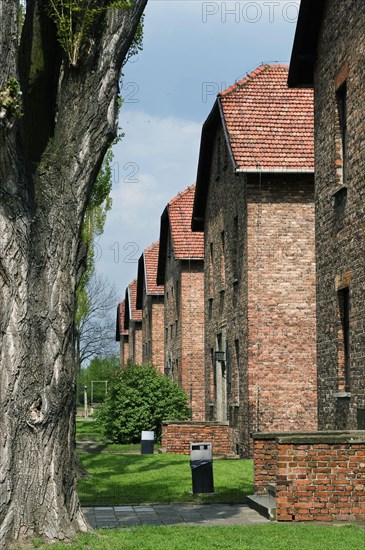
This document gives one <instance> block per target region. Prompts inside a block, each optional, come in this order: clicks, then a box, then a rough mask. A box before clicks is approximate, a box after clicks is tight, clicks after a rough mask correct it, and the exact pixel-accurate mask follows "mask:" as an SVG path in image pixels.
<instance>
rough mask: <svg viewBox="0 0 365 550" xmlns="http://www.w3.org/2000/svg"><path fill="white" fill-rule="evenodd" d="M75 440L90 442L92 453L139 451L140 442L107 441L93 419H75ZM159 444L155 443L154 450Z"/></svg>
mask: <svg viewBox="0 0 365 550" xmlns="http://www.w3.org/2000/svg"><path fill="white" fill-rule="evenodd" d="M76 440H77V443H78V444H79V446H80V445H82V444H86V442H87V443H91V444H92V446H90V451H91V452H94V453H107V454H116V453H140V451H141V444H140V443H128V444H123V445H122V444H115V443H111V442H110V441H108V440H107V439H106V438H105V436H104V435H103V432H102V430H101V428H100V426H99V424H98V423H97V422H95V420H93V419H90V420H77V421H76ZM160 447H161V445H157V444H155V450H156V451H157V450H158V449H160Z"/></svg>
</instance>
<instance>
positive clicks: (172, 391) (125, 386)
mask: <svg viewBox="0 0 365 550" xmlns="http://www.w3.org/2000/svg"><path fill="white" fill-rule="evenodd" d="M188 418H189V409H188V398H187V395H186V393H185V392H184V390H182V389H181V388H180V387H179V386H178V385H177V384H176V383H175V382H173V381H172V380H171V379H170V378H168V377H166V376H163V375H161V374H159V373H158V372H157V370H156V369H155V367H153V366H151V365H134V364H128V365H127V366H126V367H124V368H122V369H119V370H118V371H117V372H116V373H115V374H114V376H113V377H112V379H111V381H110V386H109V391H108V396H107V398H106V401H105V404H104V405H103V407H102V408H101V409H100V410H99V411H98V412H97V420H98V422H99V423H100V424H101V427H102V429H103V432H104V435H105V436H106V437H107V438H108V439H110V440H111V441H113V442H114V443H138V442H139V441H140V439H141V431H142V430H152V431H154V432H155V440H156V441H160V439H161V429H162V422H163V421H164V420H186V419H188Z"/></svg>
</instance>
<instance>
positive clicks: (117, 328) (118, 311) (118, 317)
mask: <svg viewBox="0 0 365 550" xmlns="http://www.w3.org/2000/svg"><path fill="white" fill-rule="evenodd" d="M115 340H116V341H117V342H120V304H118V306H117V326H116V332H115Z"/></svg>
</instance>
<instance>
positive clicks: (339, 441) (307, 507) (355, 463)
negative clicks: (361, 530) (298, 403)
mask: <svg viewBox="0 0 365 550" xmlns="http://www.w3.org/2000/svg"><path fill="white" fill-rule="evenodd" d="M254 471H255V491H256V492H257V493H259V494H260V493H261V494H262V493H264V492H266V488H267V485H273V484H274V485H275V486H276V506H277V510H276V514H277V519H278V521H333V520H336V521H341V520H345V521H350V520H357V521H359V520H365V432H364V431H354V432H314V433H311V434H309V433H306V434H305V433H292V434H255V435H254Z"/></svg>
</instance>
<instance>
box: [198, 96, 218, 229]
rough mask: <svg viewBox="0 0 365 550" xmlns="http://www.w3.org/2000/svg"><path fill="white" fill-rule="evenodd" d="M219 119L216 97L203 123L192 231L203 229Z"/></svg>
mask: <svg viewBox="0 0 365 550" xmlns="http://www.w3.org/2000/svg"><path fill="white" fill-rule="evenodd" d="M219 120H220V111H219V105H218V99H216V101H215V103H214V105H213V108H212V110H211V111H210V113H209V116H208V118H207V119H206V121H205V122H204V124H203V128H202V133H201V138H200V150H199V160H198V172H197V176H196V188H195V196H194V205H193V213H192V219H191V229H192V231H204V218H205V207H206V203H207V194H208V183H209V176H210V168H211V162H212V156H213V146H214V138H215V133H216V130H217V127H218V123H219Z"/></svg>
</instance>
